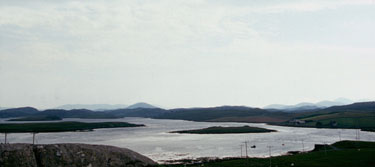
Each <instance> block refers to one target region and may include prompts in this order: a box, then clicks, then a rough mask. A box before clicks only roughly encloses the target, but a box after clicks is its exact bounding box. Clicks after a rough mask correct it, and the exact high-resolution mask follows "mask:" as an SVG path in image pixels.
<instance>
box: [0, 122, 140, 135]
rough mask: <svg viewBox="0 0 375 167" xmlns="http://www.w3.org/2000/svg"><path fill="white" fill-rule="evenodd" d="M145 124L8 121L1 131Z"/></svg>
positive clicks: (20, 131)
mask: <svg viewBox="0 0 375 167" xmlns="http://www.w3.org/2000/svg"><path fill="white" fill-rule="evenodd" d="M140 126H144V125H139V124H131V123H127V122H94V123H85V122H49V123H9V124H8V123H6V124H0V133H30V132H31V133H40V132H69V131H91V130H94V129H100V128H123V127H140Z"/></svg>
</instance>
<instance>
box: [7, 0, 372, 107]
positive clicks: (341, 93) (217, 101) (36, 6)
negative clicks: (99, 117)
mask: <svg viewBox="0 0 375 167" xmlns="http://www.w3.org/2000/svg"><path fill="white" fill-rule="evenodd" d="M374 18H375V2H374V1H373V0H356V1H353V0H330V1H324V0H317V1H307V0H300V1H297V0H286V1H276V0H270V1H255V0H252V1H245V0H236V1H234V0H216V1H213V0H189V1H188V0H185V1H182V0H181V1H175V0H173V1H172V0H155V1H147V0H139V1H130V0H129V1H120V0H114V1H104V0H93V1H72V0H67V1H57V0H49V1H47V0H35V1H27V0H20V1H10V0H9V1H8V0H3V1H0V83H1V84H0V107H21V106H32V107H37V108H43V109H45V108H52V107H57V106H60V105H64V104H126V105H130V104H134V103H137V102H147V103H150V104H154V105H159V106H161V107H165V108H175V107H207V106H221V105H246V106H252V107H263V106H266V105H269V104H297V103H299V102H318V101H321V100H334V99H336V98H340V97H345V98H349V99H351V100H354V101H358V100H360V99H370V100H374V99H375V97H374V95H375V87H374V85H375V77H373V75H374V74H375V47H374V44H375V21H374Z"/></svg>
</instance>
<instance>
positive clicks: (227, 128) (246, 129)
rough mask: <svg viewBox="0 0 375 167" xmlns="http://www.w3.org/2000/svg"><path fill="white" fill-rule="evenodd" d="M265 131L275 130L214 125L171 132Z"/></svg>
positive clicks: (231, 132) (220, 132)
mask: <svg viewBox="0 0 375 167" xmlns="http://www.w3.org/2000/svg"><path fill="white" fill-rule="evenodd" d="M266 132H275V130H271V129H265V128H258V127H250V126H241V127H221V126H214V127H208V128H203V129H194V130H181V131H173V132H171V133H190V134H233V133H266Z"/></svg>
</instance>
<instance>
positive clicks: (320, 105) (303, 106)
mask: <svg viewBox="0 0 375 167" xmlns="http://www.w3.org/2000/svg"><path fill="white" fill-rule="evenodd" d="M352 103H354V101H352V100H349V99H345V98H338V99H336V100H333V101H329V100H325V101H320V102H317V103H308V102H303V103H298V104H295V105H283V104H271V105H268V106H265V107H264V108H263V109H267V110H271V111H272V110H282V111H286V112H303V111H311V110H319V109H324V108H328V107H332V106H341V105H348V104H352Z"/></svg>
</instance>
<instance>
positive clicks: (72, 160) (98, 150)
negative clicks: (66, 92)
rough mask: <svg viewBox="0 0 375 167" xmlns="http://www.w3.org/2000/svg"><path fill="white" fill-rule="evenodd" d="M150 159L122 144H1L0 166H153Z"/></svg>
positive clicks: (154, 164)
mask: <svg viewBox="0 0 375 167" xmlns="http://www.w3.org/2000/svg"><path fill="white" fill-rule="evenodd" d="M156 165H157V163H155V162H154V161H152V160H151V159H149V158H147V157H145V156H143V155H141V154H138V153H136V152H134V151H131V150H129V149H126V148H118V147H113V146H105V145H89V144H47V145H32V144H1V145H0V166H1V167H15V166H17V167H47V166H60V167H68V166H69V167H80V166H85V167H112V166H132V167H143V166H156Z"/></svg>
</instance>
